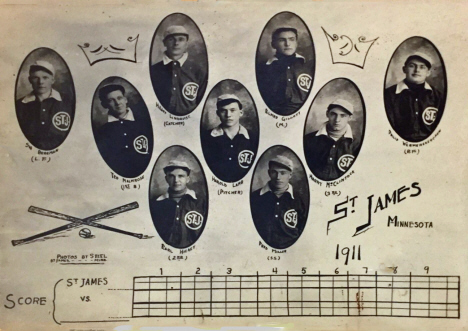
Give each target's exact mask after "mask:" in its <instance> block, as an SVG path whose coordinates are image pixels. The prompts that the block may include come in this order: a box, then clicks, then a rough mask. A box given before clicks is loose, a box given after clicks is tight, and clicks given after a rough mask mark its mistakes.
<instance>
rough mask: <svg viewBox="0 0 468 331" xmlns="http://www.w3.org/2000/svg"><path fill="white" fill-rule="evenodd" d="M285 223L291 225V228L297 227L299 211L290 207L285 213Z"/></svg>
mask: <svg viewBox="0 0 468 331" xmlns="http://www.w3.org/2000/svg"><path fill="white" fill-rule="evenodd" d="M283 220H284V224H286V225H287V226H289V227H290V228H293V229H294V228H296V225H297V211H295V210H294V209H289V210H288V211H287V212H285V213H284V218H283Z"/></svg>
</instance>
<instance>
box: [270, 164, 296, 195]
mask: <svg viewBox="0 0 468 331" xmlns="http://www.w3.org/2000/svg"><path fill="white" fill-rule="evenodd" d="M268 175H269V176H270V183H271V185H272V186H273V188H274V189H277V190H282V189H286V188H287V187H288V185H289V180H290V179H291V176H292V172H291V171H289V170H288V169H286V168H283V167H281V166H279V165H277V164H274V163H272V164H271V165H270V168H269V169H268Z"/></svg>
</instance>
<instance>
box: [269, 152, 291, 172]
mask: <svg viewBox="0 0 468 331" xmlns="http://www.w3.org/2000/svg"><path fill="white" fill-rule="evenodd" d="M271 163H276V164H279V165H281V166H283V167H285V168H286V169H289V170H290V171H293V169H294V164H293V161H291V159H289V158H287V157H286V156H284V155H277V156H275V157H274V158H272V159H271V160H270V162H268V166H270V165H271Z"/></svg>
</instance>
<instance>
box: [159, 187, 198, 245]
mask: <svg viewBox="0 0 468 331" xmlns="http://www.w3.org/2000/svg"><path fill="white" fill-rule="evenodd" d="M150 210H151V217H152V218H153V223H154V226H155V227H156V230H157V231H158V234H159V235H160V237H161V239H162V240H163V241H164V242H165V243H167V244H168V245H171V246H173V247H176V248H185V247H188V246H191V245H192V244H193V243H195V241H197V239H198V237H200V235H201V233H202V232H203V229H204V227H205V224H206V217H207V206H206V202H205V200H204V199H203V198H201V197H200V196H199V195H198V196H197V195H196V194H195V192H194V191H192V190H187V193H186V194H185V195H183V196H182V198H181V199H180V200H179V201H178V202H177V201H176V200H174V199H171V198H170V197H169V193H166V194H163V195H161V196H159V197H158V198H157V199H153V200H151V201H150Z"/></svg>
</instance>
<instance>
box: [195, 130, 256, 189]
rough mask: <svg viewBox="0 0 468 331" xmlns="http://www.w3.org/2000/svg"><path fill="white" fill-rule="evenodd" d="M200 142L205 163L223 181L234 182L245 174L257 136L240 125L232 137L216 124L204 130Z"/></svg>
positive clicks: (250, 163) (250, 162)
mask: <svg viewBox="0 0 468 331" xmlns="http://www.w3.org/2000/svg"><path fill="white" fill-rule="evenodd" d="M202 142H203V144H202V147H203V153H204V155H205V160H206V163H207V164H208V166H209V167H210V169H211V171H212V172H213V173H214V174H215V175H216V177H218V178H219V179H221V180H222V181H225V182H236V181H238V180H240V179H242V178H243V177H244V176H245V175H246V174H247V172H248V171H249V169H250V167H251V166H252V164H253V161H254V159H255V155H256V153H257V146H258V138H257V137H256V136H254V135H253V134H252V132H251V131H249V130H247V129H246V128H245V127H243V126H242V125H241V126H240V129H239V133H238V134H237V135H236V136H235V137H234V138H233V139H231V138H229V137H228V136H227V135H226V134H225V133H224V130H223V129H222V128H221V126H218V127H216V128H214V129H212V130H208V131H206V132H205V133H204V134H203V137H202Z"/></svg>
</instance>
